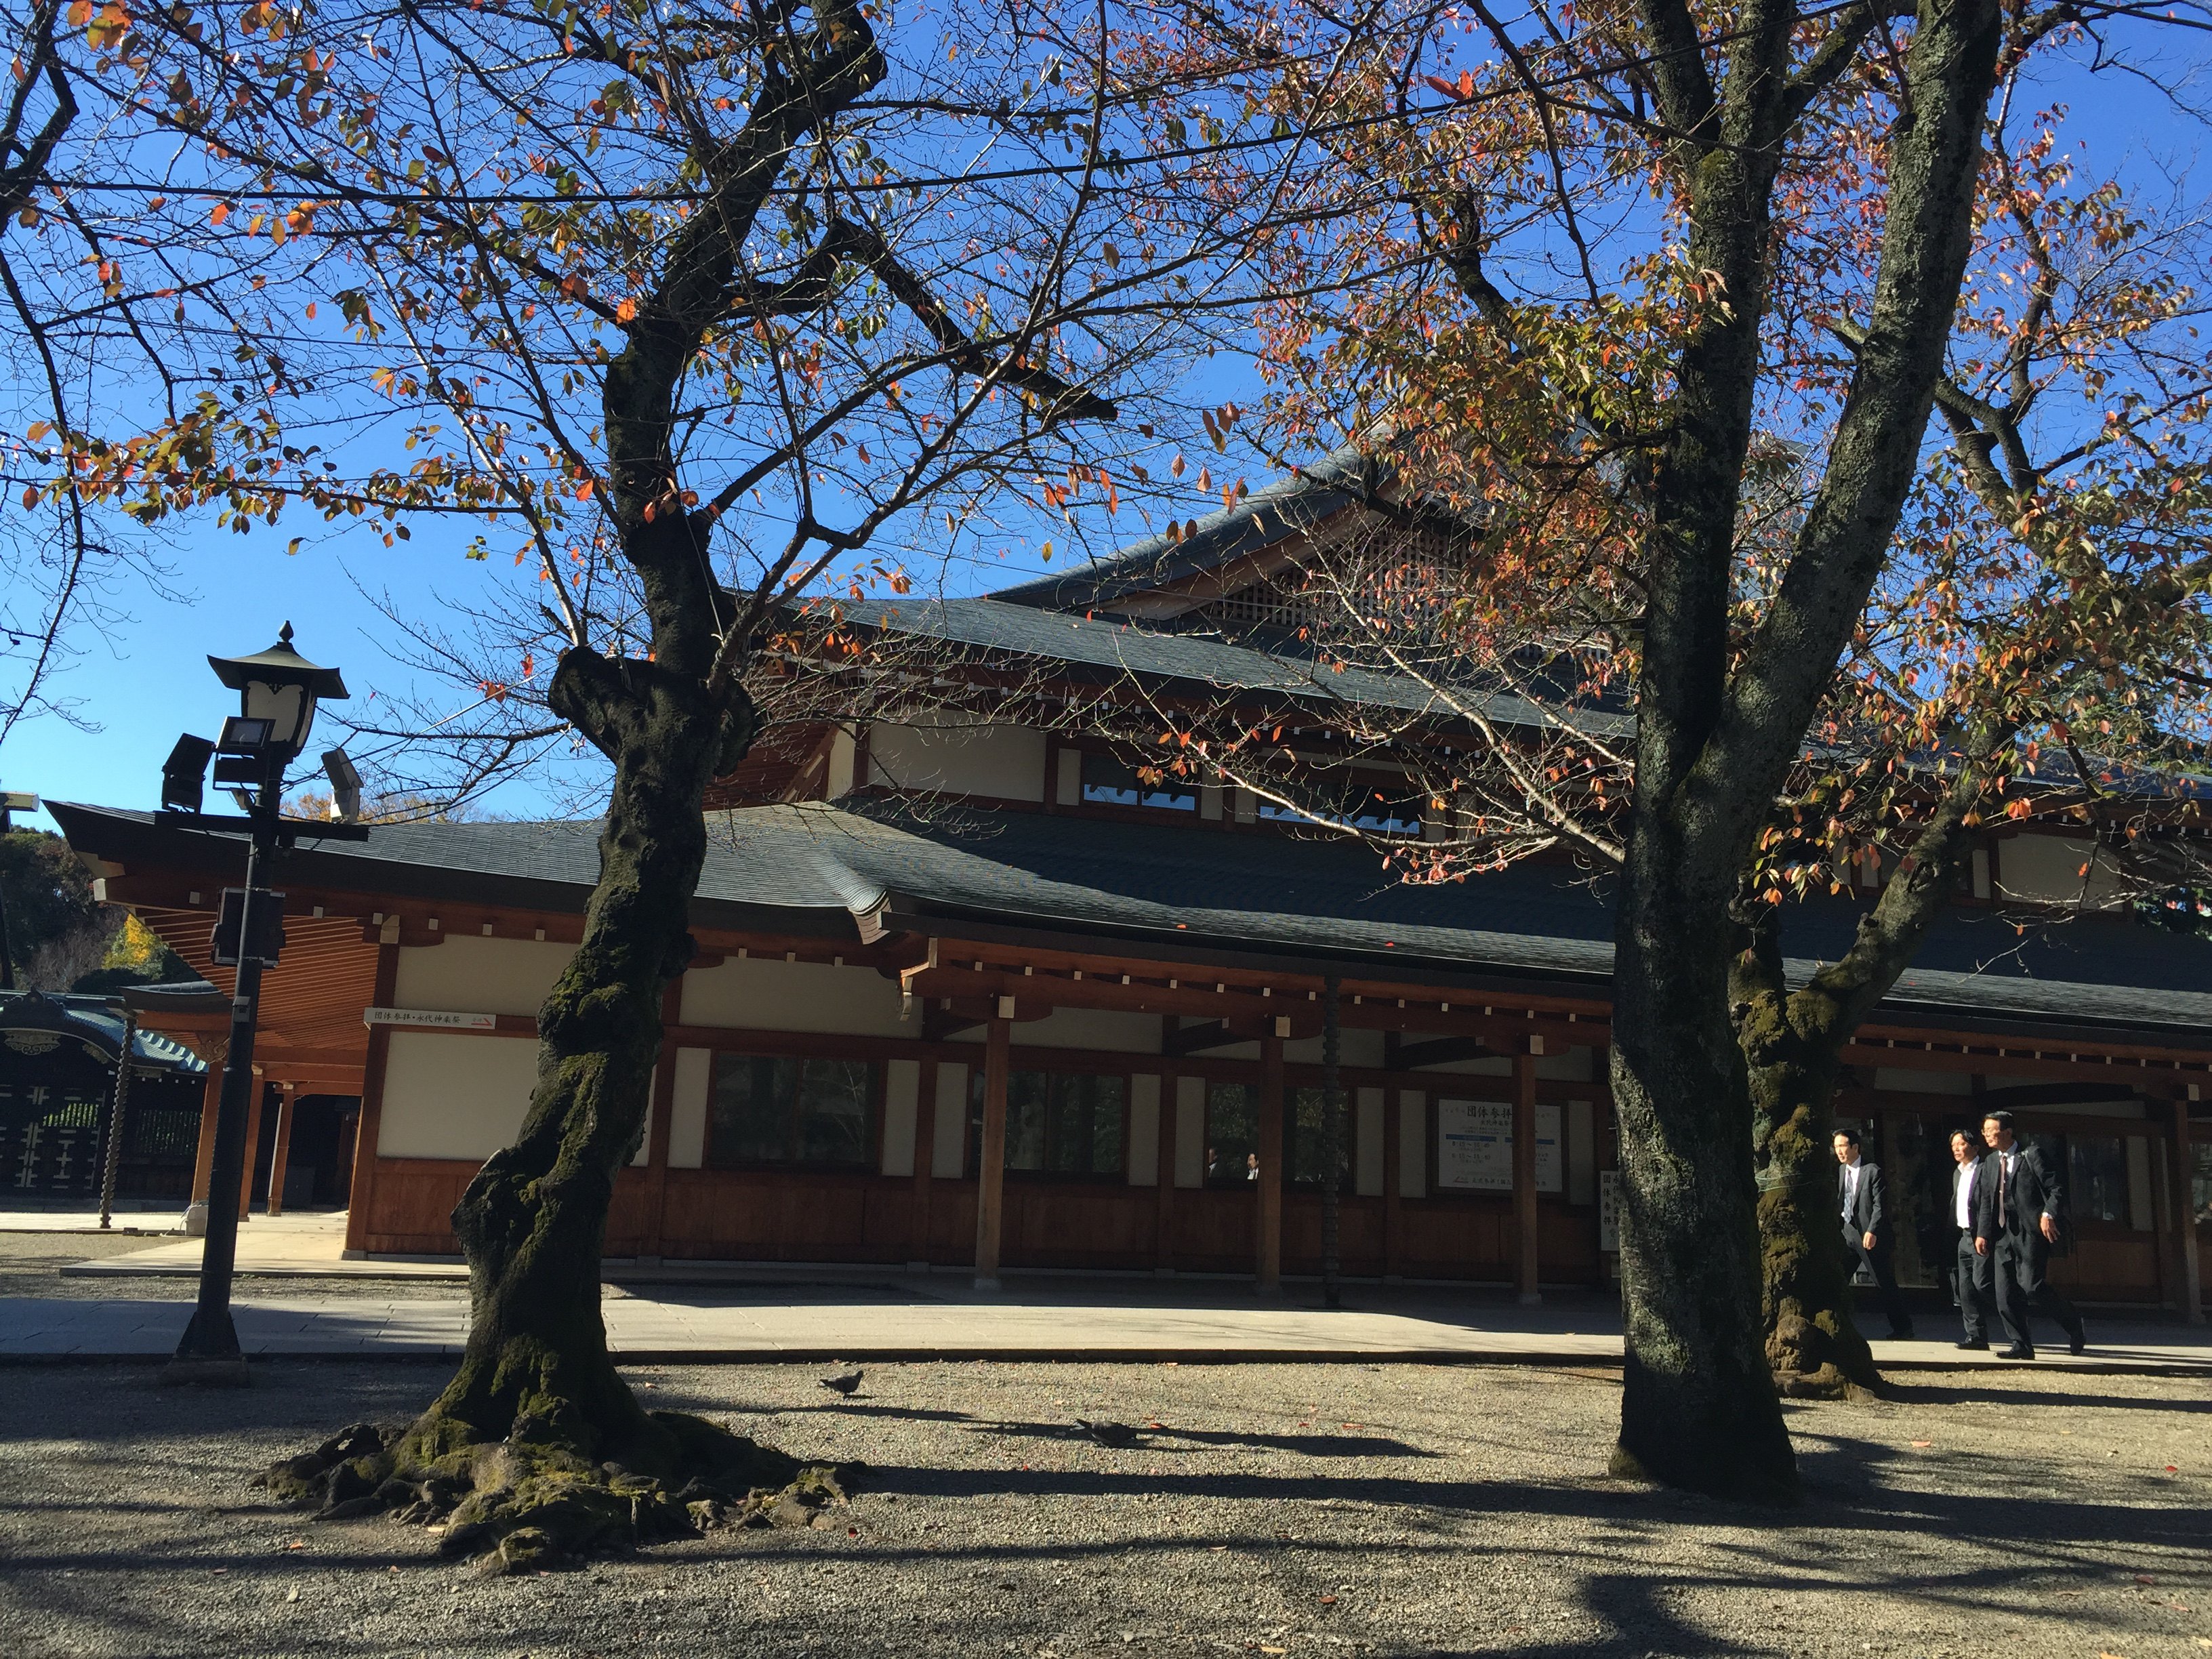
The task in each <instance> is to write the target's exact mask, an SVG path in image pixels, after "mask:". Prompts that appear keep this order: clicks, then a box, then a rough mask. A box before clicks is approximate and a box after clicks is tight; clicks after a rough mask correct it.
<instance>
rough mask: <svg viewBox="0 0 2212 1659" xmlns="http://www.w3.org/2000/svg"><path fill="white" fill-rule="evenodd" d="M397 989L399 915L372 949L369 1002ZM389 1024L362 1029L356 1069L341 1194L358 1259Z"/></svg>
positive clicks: (385, 1003)
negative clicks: (346, 1177) (349, 1157)
mask: <svg viewBox="0 0 2212 1659" xmlns="http://www.w3.org/2000/svg"><path fill="white" fill-rule="evenodd" d="M398 991H399V918H398V917H397V916H393V917H392V918H391V919H390V920H389V921H386V924H385V927H384V931H383V933H381V934H380V936H379V939H378V942H377V947H376V991H375V999H374V1006H377V1007H379V1008H389V1007H390V1006H392V998H393V997H394V996H396V995H398ZM391 1052H392V1028H391V1027H390V1026H388V1025H372V1026H370V1027H369V1028H368V1064H367V1065H365V1066H363V1067H362V1073H361V1116H360V1118H359V1119H358V1120H357V1127H356V1128H355V1130H354V1137H353V1185H352V1187H351V1188H350V1189H349V1191H348V1193H347V1194H346V1241H345V1248H346V1255H349V1257H351V1258H353V1259H354V1260H356V1261H358V1260H359V1259H360V1258H361V1257H362V1255H365V1254H367V1252H368V1231H369V1220H370V1212H371V1209H372V1207H373V1206H374V1204H375V1201H376V1142H377V1138H378V1136H379V1134H380V1132H381V1131H382V1128H383V1125H384V1069H385V1061H386V1056H387V1055H389V1054H390V1053H391Z"/></svg>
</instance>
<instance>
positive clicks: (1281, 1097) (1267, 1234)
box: [1253, 1031, 1287, 1296]
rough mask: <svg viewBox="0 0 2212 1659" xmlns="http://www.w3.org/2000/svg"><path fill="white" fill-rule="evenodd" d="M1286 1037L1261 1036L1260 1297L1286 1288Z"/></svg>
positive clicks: (1256, 1260) (1256, 1274) (1256, 1261)
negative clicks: (1284, 1268) (1284, 1256)
mask: <svg viewBox="0 0 2212 1659" xmlns="http://www.w3.org/2000/svg"><path fill="white" fill-rule="evenodd" d="M1284 1106H1285V1094H1284V1090H1283V1040H1282V1038H1280V1037H1279V1036H1276V1035H1275V1034H1274V1033H1273V1032H1272V1031H1270V1032H1269V1033H1267V1036H1263V1037H1261V1039H1260V1195H1259V1202H1258V1204H1257V1205H1255V1206H1254V1209H1255V1217H1256V1225H1257V1227H1258V1229H1259V1237H1258V1239H1257V1241H1256V1243H1255V1249H1254V1252H1253V1280H1254V1288H1255V1289H1256V1290H1257V1291H1258V1292H1259V1293H1260V1294H1261V1296H1279V1295H1280V1294H1281V1293H1282V1289H1283V1143H1284V1139H1285V1136H1284V1133H1283V1131H1284V1129H1285V1127H1287V1126H1286V1125H1285V1123H1284V1121H1283V1117H1284Z"/></svg>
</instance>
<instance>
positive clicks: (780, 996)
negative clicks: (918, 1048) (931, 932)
mask: <svg viewBox="0 0 2212 1659" xmlns="http://www.w3.org/2000/svg"><path fill="white" fill-rule="evenodd" d="M683 1010H684V1012H683V1024H686V1025H738V1026H748V1027H751V1028H753V1029H755V1030H764V1031H827V1032H832V1033H840V1034H843V1035H846V1036H915V1035H917V1034H918V1027H916V1026H914V1025H908V1024H902V1023H901V1021H900V1019H899V987H898V981H896V980H895V979H885V978H884V976H883V975H881V974H879V973H878V972H877V971H876V970H875V969H872V968H836V967H832V966H831V965H830V964H829V963H826V962H785V961H784V960H782V959H781V957H773V958H769V959H768V960H763V959H761V958H759V957H728V958H726V959H725V960H724V961H723V962H721V963H719V964H718V965H717V966H715V967H713V968H695V969H692V970H691V971H690V972H689V973H687V974H685V975H684V1000H683Z"/></svg>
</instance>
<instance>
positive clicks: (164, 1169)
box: [0, 994, 202, 1206]
mask: <svg viewBox="0 0 2212 1659" xmlns="http://www.w3.org/2000/svg"><path fill="white" fill-rule="evenodd" d="M77 1001H80V999H71V1000H70V1001H69V1002H64V1001H61V1000H57V999H53V998H47V997H40V996H38V995H37V994H29V995H27V996H23V997H18V998H14V999H10V1000H9V1001H8V1003H7V1004H6V1005H5V1006H0V1205H16V1206H46V1205H58V1204H70V1205H93V1204H97V1203H98V1202H99V1200H100V1180H101V1176H102V1173H103V1171H104V1169H105V1166H106V1157H107V1137H108V1133H109V1129H110V1127H111V1124H112V1121H113V1116H114V1110H113V1109H114V1101H115V1051H116V1048H117V1046H118V1042H119V1039H120V1037H121V1034H122V1021H121V1019H120V1018H114V1017H106V1018H104V1017H103V1014H102V1013H100V1012H88V1010H86V1009H84V1008H81V1007H78V1006H73V1005H74V1004H75V1003H76V1002H77ZM109 1025H112V1027H113V1030H112V1032H111V1031H109V1030H106V1029H105V1028H106V1027H107V1026H109ZM185 1059H186V1060H189V1056H186V1057H185ZM201 1092H202V1086H201V1079H199V1078H198V1077H197V1076H196V1075H193V1074H192V1073H191V1071H190V1070H189V1069H187V1067H186V1066H185V1065H181V1064H162V1063H155V1064H149V1063H147V1061H146V1060H145V1059H144V1058H143V1057H142V1058H141V1060H140V1062H139V1063H138V1064H137V1066H135V1067H134V1070H133V1072H132V1075H131V1088H130V1091H129V1093H128V1097H127V1107H126V1114H125V1116H126V1122H125V1128H124V1139H123V1149H122V1157H121V1158H120V1160H119V1161H118V1167H117V1171H116V1188H115V1190H116V1194H117V1196H118V1197H122V1198H174V1199H176V1200H178V1201H179V1203H180V1204H181V1203H182V1202H183V1201H184V1200H185V1199H186V1198H187V1197H188V1196H189V1195H190V1190H191V1179H192V1162H193V1157H194V1153H195V1151H196V1149H197V1144H198V1137H199V1118H200V1096H201Z"/></svg>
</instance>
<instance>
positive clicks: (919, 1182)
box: [906, 1060, 937, 1267]
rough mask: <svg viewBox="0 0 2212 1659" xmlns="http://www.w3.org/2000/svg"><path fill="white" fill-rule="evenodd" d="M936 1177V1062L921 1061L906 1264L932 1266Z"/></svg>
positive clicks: (916, 1090) (915, 1110) (915, 1101)
mask: <svg viewBox="0 0 2212 1659" xmlns="http://www.w3.org/2000/svg"><path fill="white" fill-rule="evenodd" d="M936 1174H937V1062H936V1061H935V1060H923V1061H922V1062H921V1081H920V1082H919V1083H917V1084H916V1085H915V1097H914V1203H913V1204H912V1206H910V1207H909V1209H908V1215H909V1217H910V1219H909V1220H908V1223H907V1247H906V1261H907V1266H908V1267H927V1266H928V1265H929V1183H930V1182H931V1181H932V1180H933V1178H934V1177H935V1176H936Z"/></svg>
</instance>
